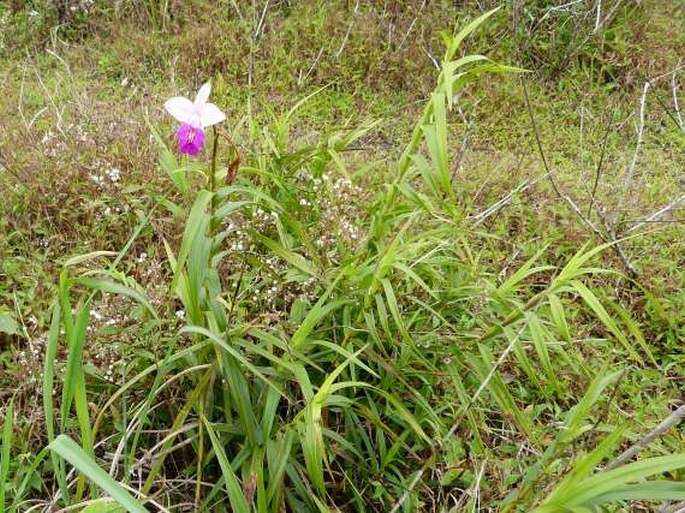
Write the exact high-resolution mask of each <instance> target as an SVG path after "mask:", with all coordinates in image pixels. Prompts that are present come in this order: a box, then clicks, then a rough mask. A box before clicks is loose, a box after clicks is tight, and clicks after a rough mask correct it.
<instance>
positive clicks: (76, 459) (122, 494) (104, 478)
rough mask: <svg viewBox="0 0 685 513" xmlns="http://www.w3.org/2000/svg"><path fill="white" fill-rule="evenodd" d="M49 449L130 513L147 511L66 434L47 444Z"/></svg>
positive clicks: (145, 512)
mask: <svg viewBox="0 0 685 513" xmlns="http://www.w3.org/2000/svg"><path fill="white" fill-rule="evenodd" d="M48 447H49V448H50V450H51V451H54V452H55V453H57V454H59V455H60V456H61V457H62V458H64V459H65V460H66V461H68V462H69V463H71V464H72V465H73V466H74V467H75V468H76V469H78V471H79V472H81V473H82V474H83V475H84V476H86V477H87V478H88V479H90V480H91V481H92V482H93V483H95V484H96V485H97V486H99V487H100V488H101V489H102V490H103V491H105V492H106V493H107V494H109V495H110V497H112V499H114V500H115V501H117V502H118V503H119V504H121V505H122V506H123V507H124V508H126V509H127V510H128V511H129V512H131V513H147V510H146V509H145V508H144V507H143V506H142V505H141V503H140V502H138V501H137V500H136V499H134V498H133V496H132V495H131V494H130V493H129V492H128V490H126V488H124V487H123V486H122V485H121V484H119V483H118V482H116V481H115V480H114V479H112V477H111V476H110V475H109V474H107V472H105V471H104V470H102V469H101V468H100V467H99V466H98V464H97V463H95V461H93V459H92V458H91V457H90V456H88V454H86V453H85V452H84V451H83V449H81V447H79V446H78V444H77V443H76V442H74V441H73V440H72V439H71V438H69V437H68V436H67V435H59V436H58V437H57V438H55V439H54V440H53V441H52V442H51V443H50V445H49V446H48Z"/></svg>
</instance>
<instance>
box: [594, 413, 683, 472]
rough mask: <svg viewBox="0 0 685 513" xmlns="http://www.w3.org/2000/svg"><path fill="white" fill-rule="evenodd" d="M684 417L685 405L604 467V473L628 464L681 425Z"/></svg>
mask: <svg viewBox="0 0 685 513" xmlns="http://www.w3.org/2000/svg"><path fill="white" fill-rule="evenodd" d="M684 417H685V405H683V406H681V407H680V408H678V409H677V410H675V411H674V412H673V413H671V414H670V415H669V416H668V417H666V418H665V419H664V420H662V421H661V422H660V423H659V425H658V426H656V427H655V428H654V429H652V430H651V431H650V432H649V433H647V434H646V435H645V436H644V437H643V438H642V439H640V440H639V441H638V442H637V443H635V444H633V445H632V446H631V447H629V448H628V449H626V450H625V451H623V452H622V453H621V454H619V455H618V456H617V457H616V459H615V460H614V461H612V462H611V463H609V464H608V465H607V466H606V467H604V471H607V470H612V469H615V468H617V467H620V466H621V465H623V464H624V463H626V462H627V461H628V460H630V459H631V458H632V457H633V456H635V455H636V454H637V453H639V452H640V451H641V450H642V449H644V448H645V447H647V446H648V445H649V444H650V443H652V442H653V441H654V440H655V439H656V438H658V437H660V436H661V435H663V434H664V433H666V431H668V430H669V429H671V428H672V427H673V426H675V425H677V424H678V423H680V421H681V420H682V419H683V418H684Z"/></svg>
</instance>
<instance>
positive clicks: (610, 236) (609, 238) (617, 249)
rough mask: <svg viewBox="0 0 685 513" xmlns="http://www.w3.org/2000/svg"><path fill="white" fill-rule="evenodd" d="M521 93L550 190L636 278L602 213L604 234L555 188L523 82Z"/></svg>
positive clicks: (569, 197) (573, 202)
mask: <svg viewBox="0 0 685 513" xmlns="http://www.w3.org/2000/svg"><path fill="white" fill-rule="evenodd" d="M523 92H524V96H525V98H526V106H527V107H528V115H529V117H530V122H531V125H532V126H533V133H534V135H535V141H536V142H537V146H538V150H539V152H540V158H541V159H542V164H543V166H544V167H545V171H546V174H545V176H547V177H548V178H549V181H550V183H551V184H552V188H553V189H554V192H556V194H557V196H558V197H559V198H560V199H562V200H563V201H564V202H566V204H567V205H568V206H569V207H571V210H573V211H574V212H575V213H576V215H577V216H578V217H579V218H580V220H581V221H583V222H584V223H585V224H586V225H587V227H588V228H590V230H592V231H593V232H594V233H595V234H596V235H597V236H598V237H599V238H600V239H601V240H602V241H604V242H611V243H612V244H611V248H612V249H613V250H614V253H616V256H618V258H619V259H620V260H621V262H622V263H623V265H624V267H625V268H626V269H627V270H628V272H629V273H630V275H631V277H633V278H634V277H636V276H637V271H636V270H635V267H634V266H633V265H632V264H631V263H630V260H628V257H627V256H626V254H625V253H624V252H623V250H622V249H621V246H620V245H619V243H618V240H617V239H616V237H615V235H614V234H613V230H612V229H611V227H610V225H609V223H608V222H606V220H605V219H604V217H603V216H604V214H603V213H602V214H601V215H600V217H601V218H602V220H603V221H605V223H604V224H605V228H606V233H605V232H602V230H600V229H599V228H598V227H597V226H596V225H595V224H594V223H593V222H592V220H591V219H590V218H589V217H588V216H586V215H585V214H583V211H582V210H581V209H580V207H579V206H578V205H577V203H576V202H575V201H574V200H573V198H571V196H569V195H567V194H563V193H562V192H561V190H560V189H559V188H558V187H557V184H556V182H555V181H554V178H553V177H552V171H551V170H550V167H549V165H548V164H547V159H546V158H545V152H544V150H543V149H542V141H541V139H540V133H539V132H538V128H537V125H536V123H535V117H534V115H533V108H532V106H531V104H530V99H529V98H528V88H527V87H526V83H525V81H524V82H523Z"/></svg>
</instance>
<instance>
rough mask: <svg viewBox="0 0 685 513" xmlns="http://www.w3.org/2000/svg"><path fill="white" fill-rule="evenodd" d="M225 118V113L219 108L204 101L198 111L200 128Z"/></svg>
mask: <svg viewBox="0 0 685 513" xmlns="http://www.w3.org/2000/svg"><path fill="white" fill-rule="evenodd" d="M224 119H226V114H224V113H223V112H221V109H219V107H217V106H216V105H214V104H213V103H205V104H204V105H203V106H202V109H201V111H200V123H201V124H202V128H207V127H208V126H212V125H216V124H217V123H221V122H222V121H223V120H224Z"/></svg>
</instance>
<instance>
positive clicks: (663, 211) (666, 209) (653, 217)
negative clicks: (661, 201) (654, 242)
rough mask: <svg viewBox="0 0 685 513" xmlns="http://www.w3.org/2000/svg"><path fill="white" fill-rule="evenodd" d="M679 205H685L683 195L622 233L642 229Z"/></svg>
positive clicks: (684, 196)
mask: <svg viewBox="0 0 685 513" xmlns="http://www.w3.org/2000/svg"><path fill="white" fill-rule="evenodd" d="M681 203H685V195H683V196H680V198H678V199H676V200H675V201H672V202H671V203H669V204H668V205H666V206H665V207H662V208H660V209H659V210H657V211H656V212H654V213H653V214H651V215H650V216H648V217H647V218H645V219H644V220H642V221H639V222H638V223H636V224H634V225H633V226H631V227H630V228H628V229H627V230H626V231H625V232H624V233H626V234H628V233H631V232H634V231H635V230H637V229H638V228H642V227H643V226H644V225H646V224H648V223H653V222H655V221H656V220H657V219H659V218H660V217H663V216H664V215H666V214H668V213H669V212H670V211H671V210H673V209H674V208H676V207H677V206H678V205H680V204H681Z"/></svg>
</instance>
